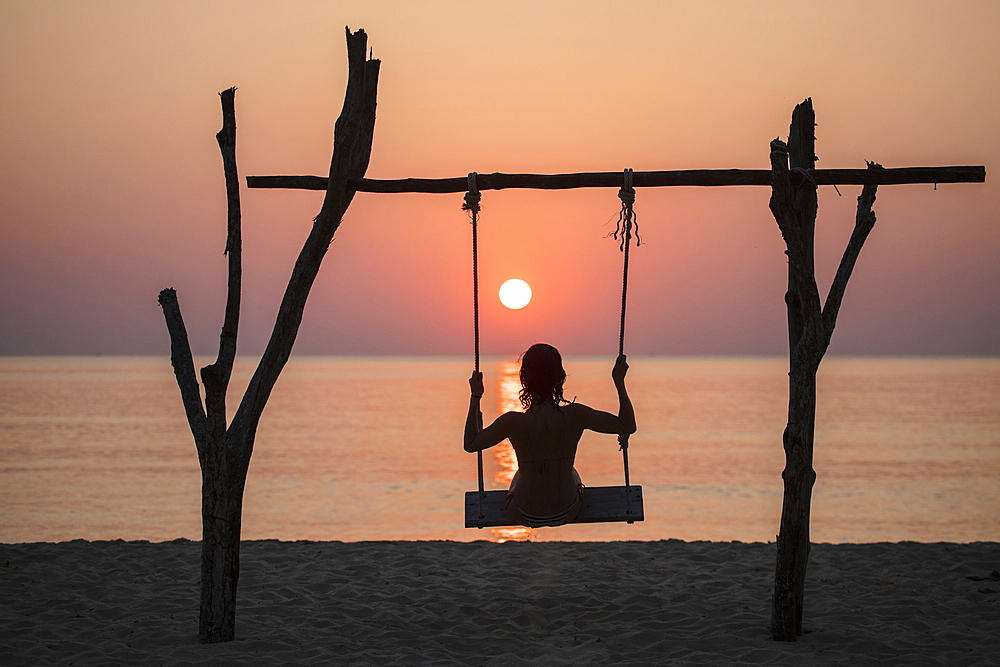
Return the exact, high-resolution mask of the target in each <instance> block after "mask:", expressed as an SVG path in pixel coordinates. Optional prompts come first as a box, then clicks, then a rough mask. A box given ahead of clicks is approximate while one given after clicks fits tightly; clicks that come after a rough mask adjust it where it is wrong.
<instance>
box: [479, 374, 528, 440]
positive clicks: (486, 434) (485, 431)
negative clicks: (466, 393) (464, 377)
mask: <svg viewBox="0 0 1000 667" xmlns="http://www.w3.org/2000/svg"><path fill="white" fill-rule="evenodd" d="M469 387H470V388H471V389H472V397H471V398H470V399H469V414H468V416H467V417H466V418H465V451H467V452H476V451H479V450H481V449H489V448H490V447H492V446H493V445H498V444H500V443H501V442H503V441H504V440H505V439H507V438H509V437H510V434H511V432H512V431H513V430H514V429H515V428H517V418H518V415H520V414H521V413H519V412H508V413H506V414H502V415H500V416H499V417H497V419H496V421H494V422H493V423H492V424H490V425H489V426H487V427H486V428H483V413H482V411H481V410H480V408H479V402H480V400H481V399H482V398H483V374H482V373H480V372H479V371H476V372H474V373H473V374H472V377H471V378H469Z"/></svg>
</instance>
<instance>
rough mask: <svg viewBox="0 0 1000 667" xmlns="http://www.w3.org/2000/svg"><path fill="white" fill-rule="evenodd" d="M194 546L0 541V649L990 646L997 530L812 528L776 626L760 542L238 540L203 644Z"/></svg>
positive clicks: (459, 652)
mask: <svg viewBox="0 0 1000 667" xmlns="http://www.w3.org/2000/svg"><path fill="white" fill-rule="evenodd" d="M199 549H200V545H199V544H198V543H196V542H190V541H187V540H177V541H174V542H166V543H148V542H122V541H114V542H85V541H82V540H78V541H73V542H63V543H58V544H52V543H35V544H2V545H0V613H2V618H0V623H2V627H3V633H2V639H0V664H3V665H69V664H72V665H74V667H76V666H79V665H161V664H162V665H293V664H294V665H313V664H315V665H365V664H372V665H383V664H407V665H410V664H412V665H475V666H479V665H486V666H491V667H492V666H501V665H504V666H506V665H511V666H514V665H581V664H583V665H666V664H670V665H715V664H747V665H821V664H822V665H827V664H844V665H886V664H889V665H902V664H907V665H910V664H912V665H937V664H939V665H996V664H1000V633H998V632H997V628H1000V593H998V591H1000V581H994V580H992V579H990V578H988V575H989V574H990V572H991V571H994V570H997V569H1000V544H998V543H995V542H977V543H972V544H951V543H937V544H920V543H912V542H908V543H898V544H888V543H882V544H838V545H830V544H817V545H815V546H814V547H813V551H812V556H811V560H810V568H809V577H808V584H807V590H806V612H805V623H804V625H805V628H806V629H807V630H808V632H807V634H805V635H804V636H802V637H801V638H800V639H799V641H797V642H795V643H787V644H786V643H781V642H773V641H771V640H770V639H769V637H768V630H767V625H768V618H769V613H770V611H769V605H770V591H771V582H772V578H773V568H774V545H773V544H760V543H756V544H742V543H712V542H681V541H677V540H669V541H661V542H549V543H510V542H509V543H505V544H494V543H488V542H471V543H457V542H353V543H351V542H348V543H341V542H277V541H259V542H245V543H244V545H243V551H242V574H241V580H240V591H239V606H238V611H237V640H236V641H234V642H230V643H226V644H215V645H201V644H199V643H198V640H197V613H198V567H199ZM970 576H971V577H987V578H985V579H980V580H973V579H970V578H969V577H970Z"/></svg>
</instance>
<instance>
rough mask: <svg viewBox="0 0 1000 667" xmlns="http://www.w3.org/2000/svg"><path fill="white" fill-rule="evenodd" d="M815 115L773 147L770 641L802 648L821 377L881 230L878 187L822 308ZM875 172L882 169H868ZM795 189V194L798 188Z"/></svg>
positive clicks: (799, 120) (807, 106) (865, 198)
mask: <svg viewBox="0 0 1000 667" xmlns="http://www.w3.org/2000/svg"><path fill="white" fill-rule="evenodd" d="M815 124H816V123H815V113H814V112H813V108H812V100H808V99H807V100H806V101H804V102H803V103H802V104H800V105H798V106H797V107H795V111H794V112H793V114H792V124H791V128H790V130H789V136H788V144H785V143H783V142H781V141H780V140H778V139H775V140H774V141H772V142H771V174H772V177H771V189H772V194H771V203H770V207H771V212H772V213H773V214H774V218H775V220H776V221H777V223H778V228H779V229H780V230H781V235H782V237H783V238H784V240H785V245H786V248H787V251H786V254H787V255H788V292H787V293H786V294H785V303H786V304H787V307H788V342H789V373H788V424H787V426H786V427H785V432H784V435H783V436H782V441H783V445H784V449H785V469H784V471H783V472H782V474H781V476H782V479H783V480H784V487H785V488H784V499H783V502H782V507H781V527H780V529H779V534H778V537H777V551H778V553H777V562H776V567H775V577H774V593H773V597H772V602H771V637H772V638H773V639H775V640H781V641H795V639H796V637H797V636H798V635H800V634H802V609H803V593H804V589H805V577H806V566H807V564H808V560H809V548H810V542H809V511H810V503H811V499H812V488H813V483H814V482H815V481H816V473H815V471H814V470H813V467H812V460H813V435H814V427H815V423H816V372H817V370H818V369H819V364H820V361H821V360H822V359H823V355H824V354H825V353H826V349H827V347H828V346H829V344H830V338H831V336H832V335H833V329H834V327H835V326H836V321H837V313H838V312H839V310H840V304H841V302H842V300H843V295H844V290H845V288H846V287H847V281H848V279H849V278H850V276H851V272H852V271H853V270H854V264H855V262H856V261H857V257H858V253H859V252H860V251H861V247H862V245H863V244H864V242H865V239H867V238H868V234H869V232H870V231H871V229H872V227H873V226H874V224H875V214H874V213H872V210H871V207H872V205H873V204H874V202H875V191H876V188H877V186H876V185H874V184H866V185H865V186H864V188H863V190H862V195H861V196H860V197H859V198H858V213H857V219H856V222H855V228H854V232H853V234H852V235H851V240H850V241H849V242H848V245H847V248H846V250H845V251H844V255H843V257H842V259H841V262H840V267H839V268H838V270H837V275H836V277H835V278H834V281H833V284H832V286H831V287H830V292H829V294H828V295H827V300H826V304H825V305H824V306H823V307H822V308H821V306H820V296H819V289H818V288H817V286H816V273H815V265H814V262H813V246H814V243H813V237H814V228H815V222H816V210H817V203H816V201H817V200H816V182H815V180H814V179H813V176H812V173H813V170H814V168H815V164H816V156H815V145H816V137H815V131H814V127H815ZM868 167H869V169H878V168H880V167H879V166H878V165H875V164H869V165H868ZM793 182H794V183H795V185H794V186H793V185H792V183H793Z"/></svg>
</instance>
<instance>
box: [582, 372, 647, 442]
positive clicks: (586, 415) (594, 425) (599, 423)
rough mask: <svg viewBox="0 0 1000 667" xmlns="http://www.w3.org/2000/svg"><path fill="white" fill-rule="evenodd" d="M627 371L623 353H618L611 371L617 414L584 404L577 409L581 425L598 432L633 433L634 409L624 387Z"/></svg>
mask: <svg viewBox="0 0 1000 667" xmlns="http://www.w3.org/2000/svg"><path fill="white" fill-rule="evenodd" d="M626 373H628V363H626V361H625V355H624V354H622V355H619V356H618V359H617V360H616V361H615V367H614V368H613V369H612V371H611V379H612V380H614V383H615V389H617V390H618V414H617V415H613V414H611V413H610V412H603V411H601V410H594V409H593V408H588V407H587V406H585V405H581V406H579V407H578V408H577V409H578V410H580V411H581V413H582V415H583V427H584V428H586V429H590V430H591V431H597V432H598V433H626V434H631V433H635V410H634V409H633V408H632V400H631V399H630V398H629V397H628V391H627V390H626V389H625V374H626Z"/></svg>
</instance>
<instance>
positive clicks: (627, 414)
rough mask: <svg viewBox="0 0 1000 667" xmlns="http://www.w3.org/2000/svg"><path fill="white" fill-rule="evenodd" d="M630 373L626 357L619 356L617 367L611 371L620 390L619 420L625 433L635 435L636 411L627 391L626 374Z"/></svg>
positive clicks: (616, 386)
mask: <svg viewBox="0 0 1000 667" xmlns="http://www.w3.org/2000/svg"><path fill="white" fill-rule="evenodd" d="M626 373H628V362H627V361H625V355H624V354H619V355H618V359H616V360H615V367H614V368H612V369H611V379H612V380H613V381H614V383H615V389H617V390H618V419H619V421H621V423H622V426H624V427H625V430H624V431H620V432H624V433H635V410H634V409H633V408H632V399H630V398H629V397H628V391H627V390H626V389H625V374H626Z"/></svg>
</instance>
